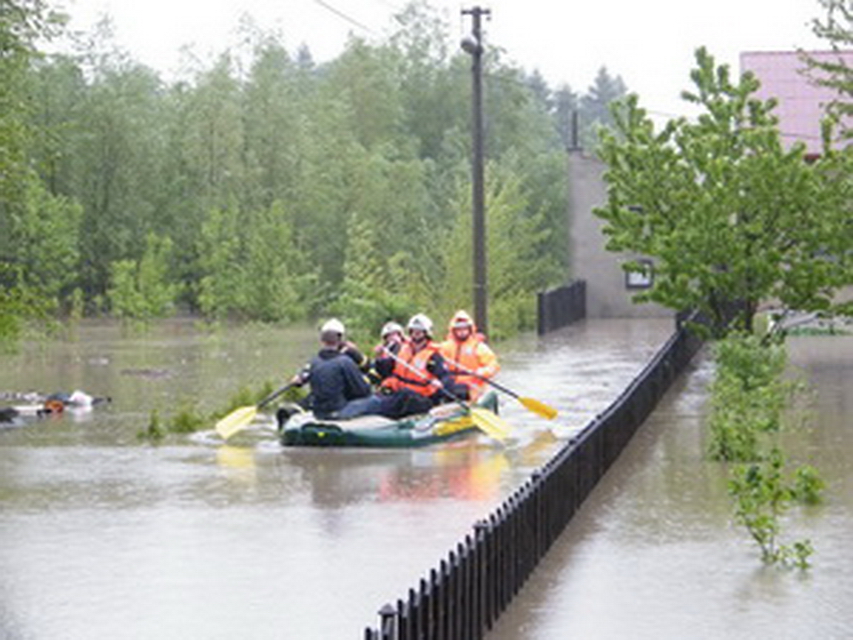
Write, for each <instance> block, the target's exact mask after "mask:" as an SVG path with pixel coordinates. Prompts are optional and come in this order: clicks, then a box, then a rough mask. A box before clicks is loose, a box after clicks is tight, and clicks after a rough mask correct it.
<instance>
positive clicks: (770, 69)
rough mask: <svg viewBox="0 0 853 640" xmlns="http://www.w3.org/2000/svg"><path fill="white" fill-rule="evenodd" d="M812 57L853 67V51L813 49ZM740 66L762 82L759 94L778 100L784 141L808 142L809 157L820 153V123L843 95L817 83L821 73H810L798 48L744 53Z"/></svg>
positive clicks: (776, 112) (743, 70) (765, 98)
mask: <svg viewBox="0 0 853 640" xmlns="http://www.w3.org/2000/svg"><path fill="white" fill-rule="evenodd" d="M808 56H809V57H810V58H813V59H814V60H817V61H818V62H828V63H834V62H841V63H843V64H845V65H847V66H849V67H853V51H811V52H809V53H808ZM740 69H741V73H744V72H746V71H751V72H752V73H754V74H755V76H756V77H757V78H758V80H759V82H761V87H760V88H759V89H758V91H757V92H756V93H755V95H756V97H758V98H761V99H762V100H768V99H769V98H771V97H772V98H776V99H777V100H778V102H779V104H778V106H777V107H776V109H775V110H774V113H775V114H776V115H777V116H778V117H779V130H780V132H781V133H782V140H783V142H784V143H785V144H786V145H788V146H790V145H792V144H793V143H794V142H804V143H805V144H806V150H807V154H808V155H809V156H812V157H816V156H818V155H820V153H821V151H822V149H821V134H820V127H821V125H820V122H821V119H822V118H823V116H824V113H825V112H826V107H827V106H828V105H829V104H830V103H831V102H832V101H834V100H837V99H838V98H839V94H838V92H837V91H836V90H835V89H832V88H830V87H824V86H820V85H819V84H817V82H815V80H814V77H819V73H820V72H819V71H817V70H814V71H812V72H811V73H809V72H808V65H807V64H806V62H805V60H804V59H803V55H802V54H801V53H799V52H797V51H746V52H743V53H741V54H740Z"/></svg>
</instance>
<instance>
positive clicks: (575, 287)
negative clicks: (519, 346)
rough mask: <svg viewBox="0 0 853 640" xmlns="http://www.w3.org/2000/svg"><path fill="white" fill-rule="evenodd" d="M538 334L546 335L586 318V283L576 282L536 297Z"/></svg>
mask: <svg viewBox="0 0 853 640" xmlns="http://www.w3.org/2000/svg"><path fill="white" fill-rule="evenodd" d="M536 304H537V327H536V328H537V332H538V333H539V335H540V336H541V335H544V334H546V333H548V332H549V331H553V330H554V329H559V328H560V327H565V326H566V325H569V324H571V323H572V322H576V321H577V320H582V319H584V318H585V317H586V281H585V280H574V281H572V282H571V283H570V284H567V285H565V286H562V287H557V288H555V289H548V290H547V291H540V292H539V293H538V294H537V295H536Z"/></svg>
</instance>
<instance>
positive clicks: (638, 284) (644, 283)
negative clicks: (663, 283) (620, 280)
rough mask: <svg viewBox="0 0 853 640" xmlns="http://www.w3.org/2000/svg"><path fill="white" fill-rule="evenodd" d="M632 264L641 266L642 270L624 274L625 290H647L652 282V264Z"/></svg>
mask: <svg viewBox="0 0 853 640" xmlns="http://www.w3.org/2000/svg"><path fill="white" fill-rule="evenodd" d="M634 262H635V263H636V264H638V265H641V266H642V269H641V270H639V271H635V270H629V271H626V272H625V288H626V289H648V288H649V287H651V286H652V283H653V282H654V264H653V263H652V261H651V260H635V261H634Z"/></svg>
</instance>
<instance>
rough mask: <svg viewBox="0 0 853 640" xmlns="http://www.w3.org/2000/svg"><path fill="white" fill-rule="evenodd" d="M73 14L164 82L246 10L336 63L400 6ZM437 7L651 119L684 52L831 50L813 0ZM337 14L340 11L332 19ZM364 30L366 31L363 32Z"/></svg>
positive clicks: (550, 77) (215, 6)
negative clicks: (468, 12) (608, 77)
mask: <svg viewBox="0 0 853 640" xmlns="http://www.w3.org/2000/svg"><path fill="white" fill-rule="evenodd" d="M52 1H53V2H54V3H56V4H57V6H60V7H62V6H64V9H65V10H66V11H67V12H68V13H69V14H70V15H71V17H72V22H71V27H72V28H76V29H81V30H89V29H91V27H92V25H93V24H94V22H95V21H96V19H97V18H98V17H99V16H101V15H103V14H104V13H108V14H109V15H110V16H111V17H112V18H113V20H114V24H115V28H116V37H117V39H118V41H119V43H120V44H121V45H122V46H124V47H126V48H127V49H128V50H129V51H130V53H131V54H132V55H133V57H134V59H136V60H138V61H139V62H142V63H143V64H146V65H149V66H151V67H153V68H155V69H156V70H158V71H159V72H161V73H162V74H163V77H164V78H165V79H168V78H169V76H170V74H171V73H172V72H175V71H176V70H177V69H178V60H179V49H180V47H181V46H182V45H193V46H194V48H195V50H196V52H197V53H199V54H209V53H211V52H212V53H219V52H222V51H223V50H224V49H225V48H226V46H227V45H229V44H231V43H233V42H234V35H233V34H234V32H235V30H236V27H237V25H238V22H239V19H240V17H241V16H242V15H244V14H249V15H251V16H252V17H253V18H254V19H255V20H256V21H257V22H258V23H259V24H261V25H262V26H264V27H268V28H277V29H279V30H280V31H281V32H282V33H283V34H284V42H285V46H286V47H287V48H288V50H290V51H291V53H294V52H295V51H296V49H297V48H298V47H299V45H301V44H302V43H305V44H307V45H308V47H309V48H310V50H311V52H312V54H313V56H314V58H315V60H317V61H325V60H328V59H330V58H333V57H335V56H337V55H338V54H339V53H340V52H341V50H342V48H343V45H344V43H345V42H346V39H347V35H348V34H349V33H350V32H352V33H354V34H355V35H357V36H360V37H364V38H366V39H368V40H370V39H380V38H383V37H384V36H385V35H386V34H387V33H389V31H390V29H391V27H392V26H393V25H392V22H391V15H392V14H393V13H394V12H395V11H397V10H399V9H400V8H401V7H402V6H403V5H404V4H405V2H404V0H242V1H240V2H235V1H234V0H52ZM429 1H430V4H432V5H433V6H435V7H438V8H440V9H443V10H445V11H446V15H447V17H448V19H449V22H450V24H451V25H452V28H453V32H454V36H458V37H459V38H460V39H461V37H462V36H463V35H465V34H466V33H467V32H469V31H470V26H471V20H470V17H469V16H465V17H462V16H461V15H460V13H461V9H463V8H470V7H472V6H475V5H479V6H482V7H483V8H488V9H489V10H490V11H491V16H490V17H489V19H488V20H487V21H485V22H484V24H483V26H484V32H485V39H486V40H487V42H488V43H490V44H492V45H496V46H499V47H501V48H503V49H504V50H505V51H506V55H507V57H508V59H509V60H512V61H514V62H516V63H517V64H519V65H520V66H521V67H523V68H525V69H527V70H528V71H533V70H534V69H538V70H539V71H540V72H541V73H542V74H543V75H544V76H545V78H546V80H547V81H548V83H549V85H551V87H552V88H556V87H557V86H558V85H559V84H561V83H563V82H567V83H568V84H569V85H570V86H571V88H572V89H573V90H574V91H575V92H578V93H583V92H586V90H587V88H588V87H589V86H590V85H591V84H592V82H593V80H594V78H595V75H596V73H597V71H598V69H599V68H600V67H601V66H606V67H607V69H608V71H609V72H610V73H611V74H612V75H619V76H621V77H622V79H623V80H624V81H625V83H626V84H627V86H628V89H629V90H630V91H632V92H635V93H637V94H639V96H640V103H641V105H642V106H644V107H646V108H647V109H649V110H650V111H652V112H657V113H658V114H659V115H667V116H669V115H676V114H683V113H687V114H689V111H688V105H686V104H685V103H684V102H683V101H682V100H681V99H680V98H679V94H680V92H681V91H682V90H684V89H690V88H692V85H691V83H690V79H689V72H690V70H691V69H692V68H693V63H694V56H693V52H694V51H695V49H696V48H697V47H699V46H702V45H704V46H706V47H707V48H708V50H709V51H710V52H711V54H712V55H714V56H715V58H716V59H717V61H718V63H726V64H729V65H730V66H731V67H732V69H733V70H734V71H739V64H738V56H739V54H740V52H742V51H775V50H792V49H795V48H797V47H803V48H806V49H825V48H828V45H827V43H826V42H824V41H821V40H819V39H817V38H816V37H815V36H814V35H813V34H812V31H811V26H810V25H811V21H812V20H813V19H815V18H818V17H820V18H823V14H822V9H821V6H820V4H819V2H818V0H705V1H704V2H688V1H686V0H610V1H607V0H580V1H572V0H481V1H479V2H477V1H472V2H464V3H463V2H460V1H459V0H429ZM334 10H337V11H339V12H340V13H343V14H345V15H346V16H348V17H349V18H350V19H351V21H347V20H346V19H344V18H342V17H340V16H339V15H337V14H336V13H335V11H334ZM353 22H355V23H358V25H363V26H364V27H366V28H367V29H368V30H365V29H362V28H361V27H360V26H357V25H356V24H353Z"/></svg>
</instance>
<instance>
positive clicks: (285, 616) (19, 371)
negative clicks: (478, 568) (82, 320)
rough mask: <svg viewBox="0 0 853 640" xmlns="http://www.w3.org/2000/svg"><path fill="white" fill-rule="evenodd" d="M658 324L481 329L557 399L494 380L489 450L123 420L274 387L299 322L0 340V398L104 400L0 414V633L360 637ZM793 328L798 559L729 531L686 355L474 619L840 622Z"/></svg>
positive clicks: (617, 628) (836, 474) (835, 438)
mask: <svg viewBox="0 0 853 640" xmlns="http://www.w3.org/2000/svg"><path fill="white" fill-rule="evenodd" d="M671 330H672V323H671V322H669V321H666V320H615V321H589V322H583V323H579V324H578V325H574V326H572V327H569V328H567V329H564V330H561V331H558V332H555V333H554V334H551V335H549V336H547V337H546V338H542V339H540V338H537V337H536V336H534V335H526V336H522V337H520V338H518V339H516V340H513V341H511V342H507V343H503V344H501V345H499V347H498V349H499V352H500V355H501V360H502V364H503V371H502V373H501V377H500V381H501V382H502V383H504V384H505V385H506V386H508V387H510V388H512V389H514V390H516V391H518V392H520V393H522V395H529V396H533V397H536V398H537V399H539V400H542V401H545V402H547V403H548V404H552V405H554V406H555V407H557V408H558V409H559V410H560V412H561V414H560V416H559V417H558V419H557V420H556V421H554V422H547V421H544V420H542V419H541V418H539V417H537V416H535V415H533V414H531V413H530V412H528V411H526V410H525V409H524V408H523V407H522V406H520V405H519V404H518V403H517V402H516V401H514V400H513V399H512V398H509V397H506V396H505V397H504V398H503V400H502V406H501V410H502V413H503V415H504V417H505V418H506V419H507V420H508V421H509V422H510V423H511V424H512V425H513V426H514V427H515V431H516V432H515V433H514V435H513V439H512V441H511V442H509V443H507V444H506V446H500V445H497V444H496V443H494V442H491V441H490V440H488V439H487V438H485V437H481V438H477V439H473V440H469V441H465V442H461V443H456V444H453V445H450V446H446V445H445V446H439V447H432V448H428V449H421V450H403V451H384V450H354V449H351V450H325V449H323V450H312V449H296V448H287V449H285V448H282V447H281V446H280V445H279V443H278V442H277V441H276V439H275V435H274V432H273V429H272V425H271V424H270V422H268V421H266V422H265V421H261V422H259V423H257V424H256V425H254V426H253V427H252V428H251V429H249V430H247V432H245V433H243V434H241V435H240V436H237V437H235V438H234V440H233V441H232V442H229V444H228V445H222V444H221V443H220V442H219V441H218V440H217V438H216V436H215V434H214V433H213V432H212V430H207V431H203V432H200V433H197V434H194V435H191V436H173V437H170V438H169V439H167V440H166V441H165V442H164V443H163V444H160V445H156V446H152V445H150V444H145V443H142V442H140V441H139V440H138V439H137V437H136V434H137V432H138V431H139V430H140V429H142V428H144V427H145V425H146V424H147V422H148V421H149V419H150V416H151V412H152V410H155V409H156V410H157V411H158V412H160V413H161V414H162V415H168V414H169V412H172V411H175V410H176V408H177V407H181V406H187V405H188V404H193V403H199V404H200V405H201V406H204V407H207V406H217V403H219V404H221V403H222V402H223V401H224V399H227V398H228V397H229V396H230V395H231V394H232V393H233V392H234V391H235V390H236V389H238V388H239V387H241V386H246V385H249V386H251V385H258V384H260V383H262V382H264V381H266V380H273V381H281V382H283V381H284V380H286V379H287V377H289V375H290V374H291V373H292V372H293V371H295V370H296V368H298V366H300V365H301V363H302V362H303V361H304V360H305V359H306V358H307V357H309V356H310V355H311V353H312V352H313V351H314V349H315V346H314V339H315V336H314V333H313V331H312V330H311V329H310V328H308V327H305V328H297V329H258V328H253V329H227V330H223V331H222V332H220V333H218V334H214V335H209V334H206V333H204V332H201V331H199V330H197V328H196V327H195V326H194V325H193V324H192V323H189V322H171V323H165V324H163V325H161V326H158V327H157V328H156V329H155V330H153V331H151V332H150V333H148V334H146V335H144V336H126V335H122V333H121V331H120V330H119V329H118V328H117V327H116V326H114V325H112V324H107V323H94V324H86V325H84V326H82V327H81V328H80V329H79V333H78V335H77V337H76V339H75V340H73V341H67V342H59V343H40V344H34V345H28V347H27V349H26V350H25V351H24V352H23V353H21V354H20V355H17V356H14V357H9V356H3V357H2V360H0V369H2V370H0V391H7V390H18V391H21V390H38V391H45V392H50V391H71V390H73V389H82V390H84V391H86V392H87V393H90V394H92V395H103V396H110V397H111V398H112V402H110V403H109V404H105V405H102V406H99V407H95V408H94V410H92V411H90V412H83V413H73V412H71V413H66V414H64V415H63V416H61V417H59V418H56V419H46V420H38V421H31V422H28V423H27V424H26V425H25V426H20V427H15V428H5V429H0V541H2V544H0V638H10V639H15V640H18V639H20V640H30V639H34V640H42V639H46V640H52V639H63V640H64V639H68V638H72V639H73V638H81V639H84V638H85V639H100V638H104V639H106V638H110V639H112V638H131V639H135V638H139V639H148V638H158V639H160V638H176V639H177V638H180V639H187V638H190V639H195V638H199V639H204V640H207V639H216V638H234V637H240V638H253V639H254V638H258V639H266V638H323V639H325V638H360V637H362V633H363V630H364V627H365V626H369V625H370V626H372V625H375V624H376V621H377V616H376V612H377V611H378V609H379V608H380V607H381V606H382V605H384V604H385V603H387V602H390V601H394V600H396V598H398V597H401V596H404V595H405V594H406V593H407V591H408V589H409V588H411V587H414V586H416V585H417V583H418V581H419V580H420V578H422V577H423V576H424V575H425V574H426V573H427V572H428V571H429V569H432V568H434V567H436V566H437V564H438V563H439V562H440V560H442V559H444V558H446V556H447V553H448V551H449V550H450V549H452V548H454V547H455V545H456V544H457V543H458V542H459V541H460V540H461V539H462V538H463V537H464V536H465V535H467V534H468V533H470V532H471V531H472V526H473V524H474V523H475V522H476V521H477V520H479V519H482V518H483V517H486V516H487V515H488V514H490V513H491V512H492V511H494V509H495V508H496V507H497V506H498V505H499V504H500V503H501V501H502V500H503V498H504V497H505V496H507V495H509V494H510V493H511V492H512V491H513V490H514V489H515V488H516V487H518V486H520V485H521V484H523V482H524V481H525V480H526V479H527V478H528V477H529V475H530V473H531V472H532V471H533V470H534V469H536V468H538V467H539V466H541V465H542V464H543V463H544V462H545V461H546V460H547V459H549V458H550V456H552V455H553V454H554V452H556V451H557V450H558V449H559V447H560V446H562V445H563V444H564V442H565V440H566V439H567V438H568V437H569V435H570V434H571V433H573V432H574V431H575V430H576V429H579V428H581V427H583V426H584V425H585V424H587V423H588V421H589V420H590V419H591V418H592V417H594V416H595V415H596V413H598V412H600V411H601V410H603V409H604V408H605V407H606V406H607V405H608V404H609V403H610V402H611V401H612V400H613V399H614V398H615V397H616V396H617V395H618V394H619V392H620V391H621V390H622V389H623V388H624V386H625V385H626V384H627V383H628V382H629V381H630V379H632V378H633V376H635V375H636V374H637V373H638V372H639V370H640V369H641V367H642V365H643V364H644V363H645V362H646V361H647V360H648V358H649V357H650V356H651V355H652V354H653V353H654V351H655V350H656V349H657V348H658V347H659V346H660V345H661V344H662V343H663V342H664V341H665V340H666V338H667V337H668V336H669V334H670V332H671ZM803 340H804V341H805V342H808V341H813V342H814V344H815V345H816V346H815V347H814V348H812V347H811V346H807V345H806V346H802V347H801V346H800V344H801V343H799V342H798V343H796V345H795V346H794V349H795V352H796V353H801V355H802V356H803V357H804V358H805V356H808V357H809V358H815V359H814V360H809V361H808V362H810V364H808V366H809V367H811V368H810V369H809V371H810V372H812V373H813V374H814V375H815V376H816V378H817V380H818V389H819V390H820V391H821V394H822V395H821V396H820V397H821V401H820V403H819V404H818V410H817V412H818V415H819V418H820V420H821V421H828V422H827V423H828V424H830V425H834V426H829V427H823V428H822V431H821V432H820V434H819V435H816V434H811V435H810V436H808V437H807V438H806V437H804V438H805V439H804V440H803V441H802V442H801V444H802V448H803V450H804V451H805V452H807V453H809V454H810V455H815V456H819V457H822V458H825V460H822V463H826V464H821V465H819V467H820V469H821V471H822V473H823V475H824V477H825V478H827V479H828V480H829V481H830V487H831V489H830V495H831V498H830V500H829V501H828V503H827V504H826V505H825V506H823V507H819V508H817V509H815V510H814V511H813V512H812V513H809V514H808V515H807V516H806V517H804V520H803V521H802V522H797V523H795V524H796V525H797V526H802V527H803V528H805V529H807V530H808V531H809V532H810V533H813V534H814V535H812V536H811V537H812V539H813V542H814V544H815V547H816V549H817V553H816V557H815V568H814V569H813V570H812V571H811V572H809V573H808V574H806V575H804V576H800V575H797V574H790V573H782V574H780V573H778V572H775V571H768V570H765V569H763V568H762V567H761V565H760V563H759V562H758V561H757V556H756V553H755V550H754V549H753V548H752V546H751V544H750V542H749V541H748V540H746V539H745V536H744V534H743V533H742V532H739V531H736V530H734V529H733V528H732V527H731V526H730V524H729V522H728V519H729V513H728V508H727V504H726V502H725V487H724V485H723V484H722V481H721V480H720V478H719V477H718V476H717V475H716V473H715V472H714V470H713V469H710V468H706V467H705V466H704V465H703V463H702V461H701V454H700V451H701V446H702V436H701V432H700V430H699V427H698V422H699V421H700V419H701V415H702V411H703V400H704V384H705V382H706V380H707V379H708V376H709V368H708V364H707V362H705V361H703V360H702V359H699V360H698V361H697V365H696V366H695V367H694V368H693V369H692V370H691V372H690V373H689V374H688V375H687V376H686V377H685V378H684V379H683V380H682V381H679V383H678V384H677V386H676V388H675V389H674V390H673V392H672V393H671V394H669V395H668V396H667V398H666V399H665V401H664V403H663V404H662V405H661V408H660V409H659V411H658V412H656V414H655V416H654V420H655V424H658V423H660V424H659V425H658V426H654V424H652V423H650V424H649V425H647V426H648V428H647V427H646V426H644V427H643V429H642V430H641V431H640V433H639V434H638V436H637V439H636V442H635V443H632V446H631V447H630V448H629V450H628V451H626V453H625V454H623V456H622V458H620V460H619V461H618V463H617V466H616V467H615V468H614V469H613V470H612V472H611V473H609V474H608V475H607V476H606V478H605V480H604V481H603V482H602V484H601V485H600V486H599V488H597V489H596V491H595V492H594V494H593V496H592V497H591V498H590V500H588V502H587V503H586V504H585V505H584V508H583V509H582V511H581V513H580V514H579V516H578V517H576V518H575V520H574V521H573V523H572V524H571V527H570V532H571V533H570V534H569V535H566V536H564V538H563V539H562V540H561V541H560V542H559V543H558V544H557V545H555V548H554V549H553V550H552V552H551V553H550V554H549V555H548V556H547V557H546V559H545V561H544V562H543V564H542V565H541V566H540V568H539V569H538V570H537V572H536V574H534V578H532V579H531V580H530V581H529V583H528V585H527V586H526V587H525V589H524V590H523V591H522V593H521V595H520V596H519V598H518V599H517V600H516V601H515V602H514V603H513V604H512V606H511V609H510V610H509V611H508V612H507V613H506V614H504V616H503V617H502V618H501V619H500V620H499V625H498V627H496V628H495V629H494V630H493V632H492V636H493V637H496V638H521V637H524V638H528V637H531V638H564V637H580V638H596V637H601V638H608V637H614V638H615V637H638V636H639V637H651V634H652V633H653V632H654V630H655V629H657V631H658V632H659V633H657V635H655V637H685V636H684V635H679V634H678V633H676V632H678V631H683V630H684V626H683V625H685V624H687V625H693V626H695V627H696V628H697V629H698V630H699V631H701V632H702V633H700V634H699V635H692V637H724V636H723V635H719V636H717V635H716V633H717V632H722V630H725V631H726V633H728V635H725V637H733V636H732V635H731V633H729V631H730V629H729V622H730V621H732V620H734V621H735V622H736V623H737V624H734V628H735V630H736V631H737V628H738V624H740V625H741V626H742V627H743V629H744V630H745V631H752V632H754V633H753V637H754V636H755V635H756V633H755V632H756V630H757V629H762V633H758V634H757V635H758V636H759V637H761V636H764V635H772V636H773V637H799V636H795V635H794V632H795V631H797V632H801V631H803V630H804V629H805V628H806V623H807V621H808V623H809V624H810V626H809V628H810V629H817V633H816V636H817V637H842V636H840V635H833V634H834V633H836V632H837V631H839V630H841V629H850V628H853V626H851V624H850V623H851V619H850V617H849V614H847V613H846V611H847V609H846V603H849V602H850V601H851V600H850V595H851V594H850V587H849V586H847V585H845V584H844V580H843V577H844V576H845V575H849V569H850V568H851V567H850V565H851V554H850V553H849V552H848V551H847V548H846V538H847V533H848V532H849V531H850V524H851V513H850V512H851V509H850V498H849V496H850V495H851V487H850V481H849V478H848V475H847V472H846V465H845V464H844V463H845V461H846V452H848V451H850V444H851V443H850V436H849V434H846V430H845V429H844V421H845V418H844V416H845V415H850V411H849V410H850V406H849V404H846V403H849V400H841V399H839V398H838V397H836V396H833V395H831V394H830V390H828V389H827V390H825V389H824V387H825V386H827V385H829V386H832V385H835V387H833V389H834V391H833V393H837V394H841V393H845V394H846V396H845V397H846V398H849V397H850V395H849V393H847V392H849V391H850V389H849V380H850V378H851V377H850V375H849V374H850V371H849V365H848V364H847V359H845V358H843V357H841V356H838V355H837V352H838V351H839V350H838V349H837V348H834V347H832V346H828V347H827V346H826V345H830V344H831V343H830V342H828V341H824V342H821V341H822V340H827V339H823V338H815V339H803ZM832 340H846V339H835V338H834V339H832ZM809 344H810V343H809ZM834 344H835V345H838V344H840V343H839V342H836V343H834ZM846 344H849V343H846ZM363 346H369V345H363ZM848 352H849V350H848ZM821 353H825V354H826V357H829V355H830V354H833V355H835V360H834V361H833V362H832V363H829V362H825V361H824V360H823V359H821V358H822V356H821V355H820V354H821ZM839 376H840V377H841V378H842V379H845V378H846V380H847V381H848V382H847V383H846V384H847V386H845V385H844V384H839V383H838V382H837V380H838V378H839ZM829 380H833V381H835V382H832V383H831V384H830V383H829V382H828V381H829ZM823 394H829V395H823ZM833 398H834V399H833ZM660 421H662V422H660ZM211 427H212V425H211ZM842 605H844V606H842ZM783 611H784V612H785V616H784V619H785V620H786V621H787V620H791V619H792V621H791V622H786V623H785V624H783V623H782V618H783V616H782V613H781V612H783ZM765 625H766V629H767V630H769V632H770V633H768V634H764V633H763V630H764V629H765ZM815 625H816V626H815ZM821 632H823V633H821ZM672 634H675V635H672ZM492 636H490V637H492ZM743 637H746V635H744V636H743Z"/></svg>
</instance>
